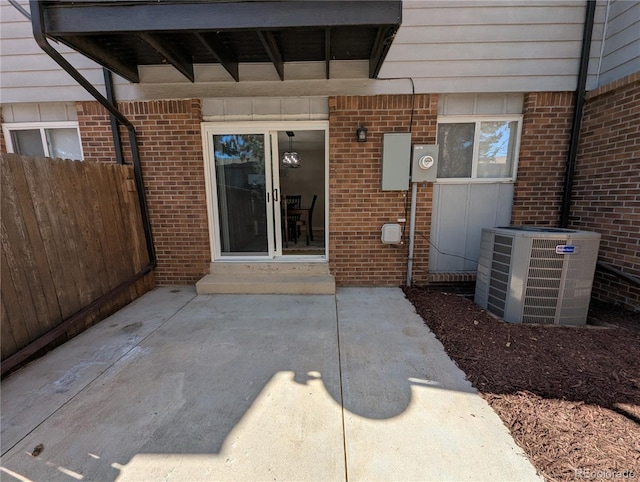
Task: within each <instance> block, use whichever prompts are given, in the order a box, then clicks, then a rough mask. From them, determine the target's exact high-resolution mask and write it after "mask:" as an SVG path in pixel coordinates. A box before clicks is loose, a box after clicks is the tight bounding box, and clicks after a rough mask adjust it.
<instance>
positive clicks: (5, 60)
mask: <svg viewBox="0 0 640 482" xmlns="http://www.w3.org/2000/svg"><path fill="white" fill-rule="evenodd" d="M64 58H65V59H66V60H67V61H69V63H70V64H71V65H73V66H74V67H75V68H76V69H79V70H83V69H95V68H102V67H99V66H98V65H97V64H96V63H95V62H94V61H93V60H90V59H88V58H87V57H85V56H84V55H81V54H79V53H77V52H72V53H68V54H66V55H65V56H64ZM2 70H3V72H22V73H24V74H25V75H31V72H44V71H47V70H62V68H61V67H60V66H59V65H58V64H57V63H55V62H54V61H53V59H51V58H50V57H48V56H47V55H46V54H44V53H42V55H40V54H38V55H3V56H2Z"/></svg>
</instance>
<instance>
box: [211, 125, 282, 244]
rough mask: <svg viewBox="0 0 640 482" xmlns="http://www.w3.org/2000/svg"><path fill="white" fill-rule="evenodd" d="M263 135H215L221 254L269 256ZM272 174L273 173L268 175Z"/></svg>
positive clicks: (268, 197) (267, 197)
mask: <svg viewBox="0 0 640 482" xmlns="http://www.w3.org/2000/svg"><path fill="white" fill-rule="evenodd" d="M265 137H266V136H265V135H264V134H223V135H214V136H213V147H214V149H213V157H214V169H215V180H216V186H215V187H216V194H217V196H216V197H217V199H216V201H217V212H218V220H217V221H218V226H219V228H220V230H219V235H220V254H221V255H222V256H268V255H269V253H270V246H269V244H270V243H269V232H270V231H271V229H269V224H270V223H269V216H268V215H267V212H268V208H269V204H271V199H270V198H271V196H268V193H270V191H271V190H272V189H271V182H270V181H271V180H270V179H269V178H268V176H267V174H268V171H269V170H268V169H267V161H266V152H267V151H266V146H265V144H266V142H265ZM269 177H270V176H269Z"/></svg>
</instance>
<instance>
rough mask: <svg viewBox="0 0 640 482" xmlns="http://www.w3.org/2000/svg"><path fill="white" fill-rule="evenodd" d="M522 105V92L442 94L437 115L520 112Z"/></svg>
mask: <svg viewBox="0 0 640 482" xmlns="http://www.w3.org/2000/svg"><path fill="white" fill-rule="evenodd" d="M523 105H524V95H523V94H502V93H500V94H443V95H440V97H439V99H438V115H440V116H447V115H465V116H466V115H506V114H522V108H523Z"/></svg>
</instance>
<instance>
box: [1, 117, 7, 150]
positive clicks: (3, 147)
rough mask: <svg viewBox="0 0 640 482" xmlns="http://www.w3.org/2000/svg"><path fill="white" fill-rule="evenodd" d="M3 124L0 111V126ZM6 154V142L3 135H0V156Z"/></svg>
mask: <svg viewBox="0 0 640 482" xmlns="http://www.w3.org/2000/svg"><path fill="white" fill-rule="evenodd" d="M3 123H4V119H3V118H2V111H1V110H0V125H2V124H3ZM6 153H7V142H6V140H5V138H4V133H0V154H6Z"/></svg>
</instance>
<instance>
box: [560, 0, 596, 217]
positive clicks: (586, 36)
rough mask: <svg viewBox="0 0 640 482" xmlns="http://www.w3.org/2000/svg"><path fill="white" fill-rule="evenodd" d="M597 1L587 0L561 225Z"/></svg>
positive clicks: (571, 175) (570, 183)
mask: <svg viewBox="0 0 640 482" xmlns="http://www.w3.org/2000/svg"><path fill="white" fill-rule="evenodd" d="M595 11H596V1H595V0H587V11H586V13H585V20H584V30H583V33H582V51H581V53H580V69H579V71H578V86H577V89H576V94H575V97H576V98H575V106H574V109H573V123H572V126H571V137H570V138H569V152H568V154H567V167H566V171H565V176H564V192H563V194H562V206H561V208H560V227H561V228H566V227H567V226H568V225H569V212H570V211H571V191H572V190H573V178H574V175H575V167H576V158H577V156H578V142H579V140H580V129H581V128H582V112H583V109H584V100H585V93H586V85H587V71H588V68H589V53H590V51H591V36H592V33H593V22H594V18H595Z"/></svg>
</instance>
